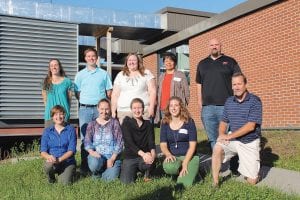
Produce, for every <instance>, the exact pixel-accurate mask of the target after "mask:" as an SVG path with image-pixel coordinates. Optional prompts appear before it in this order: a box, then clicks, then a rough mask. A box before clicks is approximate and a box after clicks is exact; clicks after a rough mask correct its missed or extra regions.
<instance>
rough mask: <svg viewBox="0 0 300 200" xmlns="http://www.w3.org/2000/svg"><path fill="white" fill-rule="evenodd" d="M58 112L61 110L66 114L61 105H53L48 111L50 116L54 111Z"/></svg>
mask: <svg viewBox="0 0 300 200" xmlns="http://www.w3.org/2000/svg"><path fill="white" fill-rule="evenodd" d="M59 112H62V113H63V114H64V115H65V114H66V111H65V109H64V107H62V106H61V105H56V106H54V107H53V108H52V109H51V112H50V116H51V118H52V117H53V116H54V115H55V113H59Z"/></svg>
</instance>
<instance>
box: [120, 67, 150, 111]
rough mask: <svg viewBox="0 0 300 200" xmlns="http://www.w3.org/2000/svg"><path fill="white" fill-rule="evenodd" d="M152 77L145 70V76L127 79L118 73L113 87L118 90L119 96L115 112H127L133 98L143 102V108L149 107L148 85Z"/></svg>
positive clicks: (121, 73)
mask: <svg viewBox="0 0 300 200" xmlns="http://www.w3.org/2000/svg"><path fill="white" fill-rule="evenodd" d="M153 78H154V76H153V74H152V73H151V72H150V71H149V70H147V69H146V70H145V75H144V76H142V75H137V76H135V77H129V76H126V75H123V71H121V72H119V73H118V75H117V76H116V78H115V81H114V85H117V86H118V87H119V88H120V96H119V99H118V102H117V111H122V112H129V111H130V103H131V101H132V99H134V98H140V99H142V100H143V101H144V104H145V108H146V107H148V106H149V93H148V84H149V82H150V80H151V79H153Z"/></svg>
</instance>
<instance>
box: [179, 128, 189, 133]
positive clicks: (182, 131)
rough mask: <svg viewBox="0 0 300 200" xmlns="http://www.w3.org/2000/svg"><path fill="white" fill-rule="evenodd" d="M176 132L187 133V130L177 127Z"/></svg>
mask: <svg viewBox="0 0 300 200" xmlns="http://www.w3.org/2000/svg"><path fill="white" fill-rule="evenodd" d="M178 132H179V133H182V134H188V130H186V129H183V128H181V129H179V131H178Z"/></svg>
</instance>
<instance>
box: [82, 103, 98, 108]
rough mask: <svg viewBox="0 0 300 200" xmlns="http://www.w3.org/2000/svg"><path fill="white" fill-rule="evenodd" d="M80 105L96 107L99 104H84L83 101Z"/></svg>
mask: <svg viewBox="0 0 300 200" xmlns="http://www.w3.org/2000/svg"><path fill="white" fill-rule="evenodd" d="M80 106H84V107H96V106H97V105H93V104H83V103H81V104H80Z"/></svg>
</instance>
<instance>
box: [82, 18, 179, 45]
mask: <svg viewBox="0 0 300 200" xmlns="http://www.w3.org/2000/svg"><path fill="white" fill-rule="evenodd" d="M109 27H113V31H112V37H113V38H120V39H125V40H137V41H140V42H141V43H143V44H147V43H149V44H151V43H153V41H158V40H160V39H163V38H165V37H167V36H170V35H171V34H174V33H175V32H173V31H165V30H163V29H154V28H140V27H128V26H108V25H99V24H87V23H82V24H79V35H82V36H94V37H98V36H105V34H106V31H107V29H108V28H109Z"/></svg>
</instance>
